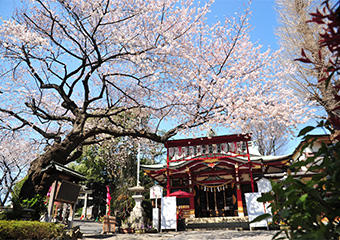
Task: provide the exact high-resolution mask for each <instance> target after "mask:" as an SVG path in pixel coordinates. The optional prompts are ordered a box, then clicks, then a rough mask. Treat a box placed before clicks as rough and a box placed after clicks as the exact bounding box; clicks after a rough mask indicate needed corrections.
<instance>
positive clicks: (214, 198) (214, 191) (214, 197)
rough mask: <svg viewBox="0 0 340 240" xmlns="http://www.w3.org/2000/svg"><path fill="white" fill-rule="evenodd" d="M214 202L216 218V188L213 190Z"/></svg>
mask: <svg viewBox="0 0 340 240" xmlns="http://www.w3.org/2000/svg"><path fill="white" fill-rule="evenodd" d="M214 200H215V214H216V216H217V215H218V212H217V199H216V188H214Z"/></svg>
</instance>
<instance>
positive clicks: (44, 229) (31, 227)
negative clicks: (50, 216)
mask: <svg viewBox="0 0 340 240" xmlns="http://www.w3.org/2000/svg"><path fill="white" fill-rule="evenodd" d="M63 232H64V226H63V225H60V224H55V223H42V222H35V221H0V240H10V239H18V240H20V239H37V240H38V239H58V238H59V239H62V235H63Z"/></svg>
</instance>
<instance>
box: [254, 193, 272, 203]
mask: <svg viewBox="0 0 340 240" xmlns="http://www.w3.org/2000/svg"><path fill="white" fill-rule="evenodd" d="M272 200H274V196H273V195H271V194H270V193H265V194H263V195H262V197H259V198H258V199H257V201H259V202H269V201H272Z"/></svg>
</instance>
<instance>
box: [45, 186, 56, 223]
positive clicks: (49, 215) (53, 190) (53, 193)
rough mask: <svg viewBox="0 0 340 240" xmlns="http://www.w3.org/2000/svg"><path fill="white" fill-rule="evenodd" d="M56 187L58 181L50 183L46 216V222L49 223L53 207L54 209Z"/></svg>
mask: <svg viewBox="0 0 340 240" xmlns="http://www.w3.org/2000/svg"><path fill="white" fill-rule="evenodd" d="M57 187H58V180H55V181H54V182H53V183H52V189H51V192H50V199H49V201H48V208H47V214H48V221H49V222H50V221H51V220H52V216H53V207H54V198H55V195H56V192H57Z"/></svg>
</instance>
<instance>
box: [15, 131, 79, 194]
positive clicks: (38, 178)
mask: <svg viewBox="0 0 340 240" xmlns="http://www.w3.org/2000/svg"><path fill="white" fill-rule="evenodd" d="M83 140H84V139H83V135H82V134H81V133H79V132H77V133H74V132H71V133H70V134H69V135H67V137H66V138H65V139H64V140H63V141H62V142H60V143H54V144H53V145H52V146H49V147H48V148H47V149H46V150H45V152H44V153H43V154H41V155H40V156H38V157H37V158H36V159H35V160H33V162H32V163H31V165H30V168H29V170H28V178H27V180H26V181H25V183H24V184H23V187H22V188H21V191H20V198H21V199H27V198H32V197H34V196H35V195H36V194H40V195H43V196H44V195H46V193H47V191H48V189H49V187H50V186H51V184H52V183H53V181H54V180H55V179H54V178H53V177H52V176H51V175H49V174H47V173H44V172H42V170H43V169H44V168H45V167H46V166H48V165H49V164H50V163H51V161H55V162H58V163H61V164H67V163H69V162H71V161H72V160H70V159H69V156H70V154H71V153H72V152H73V151H74V150H75V149H76V148H77V147H78V146H79V145H80V144H81V143H82V142H83Z"/></svg>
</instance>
